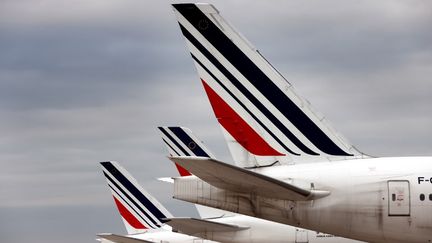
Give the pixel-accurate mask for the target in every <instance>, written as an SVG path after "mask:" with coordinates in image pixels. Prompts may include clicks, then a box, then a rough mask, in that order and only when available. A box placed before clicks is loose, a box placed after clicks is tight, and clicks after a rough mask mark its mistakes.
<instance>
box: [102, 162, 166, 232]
mask: <svg viewBox="0 0 432 243" xmlns="http://www.w3.org/2000/svg"><path fill="white" fill-rule="evenodd" d="M101 165H102V169H103V173H104V175H105V178H106V180H107V182H108V186H109V188H110V189H111V192H112V195H113V197H114V202H115V203H116V206H117V209H118V210H119V213H120V215H121V216H122V219H123V221H124V224H125V226H126V229H127V231H128V234H137V233H143V232H146V231H148V230H152V229H159V228H161V227H162V226H164V219H166V218H170V217H172V215H171V214H170V213H169V212H168V210H167V209H166V208H165V207H163V206H162V204H160V203H159V202H158V201H157V200H156V199H155V198H154V197H152V196H151V195H150V194H149V193H148V192H147V191H146V190H144V188H142V187H141V186H140V185H139V184H138V182H137V181H136V180H135V178H133V177H132V175H131V174H129V172H127V171H126V170H125V169H124V168H123V167H121V166H120V165H119V164H118V163H117V162H113V161H108V162H101Z"/></svg>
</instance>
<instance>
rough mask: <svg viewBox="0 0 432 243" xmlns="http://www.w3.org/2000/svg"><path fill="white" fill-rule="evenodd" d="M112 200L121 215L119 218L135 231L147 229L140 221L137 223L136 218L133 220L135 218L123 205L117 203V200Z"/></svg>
mask: <svg viewBox="0 0 432 243" xmlns="http://www.w3.org/2000/svg"><path fill="white" fill-rule="evenodd" d="M113 198H114V202H115V204H116V205H117V208H118V210H119V212H120V214H121V216H122V217H123V218H124V219H126V221H127V222H128V223H129V224H130V225H131V226H132V227H134V228H135V229H147V228H146V227H145V226H144V225H143V224H142V223H141V222H140V221H138V219H137V218H135V216H134V215H133V214H132V213H131V212H129V210H128V209H127V208H126V207H125V206H123V204H122V203H121V202H119V200H117V198H115V197H114V196H113Z"/></svg>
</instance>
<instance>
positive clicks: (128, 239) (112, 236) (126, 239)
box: [98, 233, 155, 243]
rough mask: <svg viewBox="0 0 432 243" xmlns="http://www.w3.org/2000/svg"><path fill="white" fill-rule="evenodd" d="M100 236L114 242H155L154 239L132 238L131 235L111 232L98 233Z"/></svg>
mask: <svg viewBox="0 0 432 243" xmlns="http://www.w3.org/2000/svg"><path fill="white" fill-rule="evenodd" d="M98 236H99V237H101V238H103V239H106V240H110V241H112V242H117V243H155V242H153V241H148V240H142V239H136V238H132V237H129V236H124V235H116V234H111V233H107V234H98Z"/></svg>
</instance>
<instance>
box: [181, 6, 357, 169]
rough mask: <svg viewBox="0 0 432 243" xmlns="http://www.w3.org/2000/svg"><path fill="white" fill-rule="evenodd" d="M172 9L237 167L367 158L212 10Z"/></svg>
mask: <svg viewBox="0 0 432 243" xmlns="http://www.w3.org/2000/svg"><path fill="white" fill-rule="evenodd" d="M173 8H174V12H175V14H176V17H177V20H178V23H179V25H180V29H181V31H182V33H183V35H184V37H185V39H186V43H187V46H188V48H189V51H190V53H191V55H192V58H193V60H194V63H195V66H196V68H197V71H198V74H199V77H200V79H201V81H202V84H203V86H204V89H205V91H206V93H207V96H208V98H209V100H210V103H211V106H212V108H213V111H214V113H215V116H216V118H217V120H218V122H219V124H220V125H221V127H222V128H223V130H224V134H225V136H226V140H227V141H228V145H229V147H230V151H231V153H232V155H233V156H234V160H235V161H236V163H237V164H238V165H240V166H243V167H247V166H251V165H252V166H254V165H255V166H263V165H269V164H270V163H273V162H280V163H292V162H294V161H295V162H297V161H318V160H320V161H322V160H323V158H325V159H328V160H341V159H348V158H355V157H361V156H362V154H361V153H360V152H359V151H357V150H356V149H355V148H354V147H353V146H352V145H351V144H350V143H348V142H347V141H346V140H345V139H344V138H343V137H342V136H341V135H340V134H339V133H337V132H336V131H335V130H333V129H332V128H331V126H330V125H329V123H328V122H327V120H326V119H325V117H322V116H320V115H318V113H317V112H315V111H314V110H313V109H312V108H311V106H310V104H309V102H308V101H307V100H305V99H303V98H301V97H300V96H299V95H298V94H297V93H296V92H295V90H294V89H293V87H292V85H291V84H290V83H289V82H288V81H287V80H286V79H285V78H284V77H283V76H282V75H281V74H280V73H279V72H278V71H277V70H276V69H275V68H274V67H273V66H272V65H271V64H270V63H269V62H268V61H267V60H266V59H265V58H264V57H263V56H262V55H261V54H260V52H259V51H258V50H257V49H256V48H255V47H253V46H252V45H251V44H250V43H249V42H248V41H247V40H246V39H245V38H244V37H243V36H242V35H241V34H240V33H239V32H237V31H236V30H235V29H234V28H233V27H232V26H231V25H230V24H229V23H228V22H227V21H226V20H225V19H223V17H222V16H221V15H220V14H219V12H218V10H217V9H216V8H215V7H213V5H211V4H173Z"/></svg>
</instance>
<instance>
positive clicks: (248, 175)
mask: <svg viewBox="0 0 432 243" xmlns="http://www.w3.org/2000/svg"><path fill="white" fill-rule="evenodd" d="M169 158H170V160H171V161H173V162H174V163H177V164H179V165H180V166H182V167H184V168H185V169H186V170H188V171H190V172H191V173H192V174H194V175H195V176H197V177H199V178H200V179H202V180H203V181H206V182H207V183H209V184H210V185H213V186H215V187H218V188H220V189H224V190H229V191H234V192H240V193H247V194H250V193H252V194H255V195H259V196H265V197H270V198H277V199H284V200H292V201H307V200H312V199H318V198H321V197H325V196H328V195H330V192H329V191H322V190H315V189H314V188H313V184H311V187H310V188H301V187H298V186H296V185H292V184H289V183H286V182H284V181H281V180H278V179H275V178H272V177H269V176H266V175H263V174H259V173H256V172H254V171H251V170H247V169H243V168H240V167H237V166H233V165H230V164H227V163H224V162H221V161H217V160H215V159H211V158H208V157H191V156H188V157H185V156H178V157H169Z"/></svg>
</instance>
